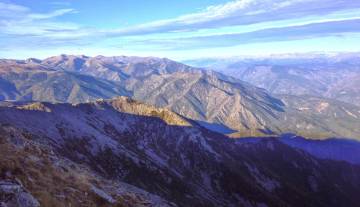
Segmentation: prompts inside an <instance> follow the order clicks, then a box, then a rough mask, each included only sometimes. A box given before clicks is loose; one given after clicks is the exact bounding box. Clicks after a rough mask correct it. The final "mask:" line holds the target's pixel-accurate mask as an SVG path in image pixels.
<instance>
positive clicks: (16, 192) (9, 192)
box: [0, 180, 40, 207]
mask: <svg viewBox="0 0 360 207" xmlns="http://www.w3.org/2000/svg"><path fill="white" fill-rule="evenodd" d="M0 206H1V207H39V206H40V204H39V202H38V201H37V200H36V199H35V198H34V197H33V196H32V195H31V194H30V193H28V192H27V191H26V190H25V189H24V187H23V186H22V185H21V184H19V183H17V182H14V181H4V180H1V181H0Z"/></svg>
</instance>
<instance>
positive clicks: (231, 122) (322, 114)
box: [0, 55, 360, 138]
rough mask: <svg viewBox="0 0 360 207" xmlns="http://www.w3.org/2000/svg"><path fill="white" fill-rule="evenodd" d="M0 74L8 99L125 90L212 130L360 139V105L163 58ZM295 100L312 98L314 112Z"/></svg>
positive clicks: (27, 67) (17, 67) (9, 66)
mask: <svg viewBox="0 0 360 207" xmlns="http://www.w3.org/2000/svg"><path fill="white" fill-rule="evenodd" d="M0 78H1V80H3V84H4V85H6V86H7V87H4V88H1V89H0V90H1V93H0V94H3V95H2V99H14V100H35V101H50V102H70V103H79V102H86V101H92V100H96V99H97V98H111V97H114V96H118V95H125V96H128V97H132V98H133V99H136V100H139V101H143V102H146V103H148V104H151V105H154V106H157V107H165V108H168V109H170V110H172V111H174V112H176V113H178V114H179V115H182V116H184V117H187V118H190V119H193V120H197V121H199V123H204V126H206V127H208V128H212V129H215V130H216V129H219V128H228V129H226V130H224V131H229V132H234V133H232V136H233V137H240V136H260V135H264V134H265V135H274V134H282V133H287V132H293V133H297V134H299V135H303V136H307V137H313V138H315V137H316V138H327V137H348V138H360V131H359V130H360V129H359V128H358V127H356V126H357V125H358V124H360V118H359V117H360V109H359V108H358V107H356V106H353V105H350V104H346V105H343V104H342V103H340V102H336V101H332V100H327V99H326V100H325V99H322V98H315V97H304V96H301V97H295V96H294V97H292V96H288V97H279V98H277V97H274V96H272V95H270V94H269V93H268V92H267V91H266V90H264V89H261V88H258V87H255V86H252V85H251V84H249V83H246V82H244V81H240V80H238V79H236V78H233V77H230V76H226V75H223V74H221V73H218V72H213V71H206V70H203V69H198V68H193V67H190V66H187V65H184V64H181V63H178V62H174V61H171V60H169V59H164V58H141V57H126V56H118V57H104V56H97V57H88V56H72V55H60V56H55V57H50V58H47V59H45V60H34V59H28V60H24V61H16V60H2V61H0ZM0 83H1V82H0ZM294 100H297V101H300V100H305V101H304V102H302V103H304V104H305V105H306V107H305V108H308V110H307V109H305V108H304V106H299V105H297V104H296V101H294ZM307 100H308V101H307ZM307 102H308V103H310V102H311V104H307ZM310 111H311V113H310ZM354 126H355V127H354Z"/></svg>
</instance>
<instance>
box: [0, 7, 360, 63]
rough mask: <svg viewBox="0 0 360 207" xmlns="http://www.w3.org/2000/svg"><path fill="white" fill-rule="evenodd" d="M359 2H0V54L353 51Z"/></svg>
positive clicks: (189, 55) (182, 55)
mask: <svg viewBox="0 0 360 207" xmlns="http://www.w3.org/2000/svg"><path fill="white" fill-rule="evenodd" d="M359 46H360V0H196V1H193V0H191V1H190V0H171V1H169V0H151V1H150V0H117V1H115V0H110V1H88V0H65V1H60V0H54V1H51V0H49V1H45V0H31V1H30V0H0V48H2V49H1V50H0V58H28V57H37V58H45V57H48V56H52V55H58V54H85V55H92V56H94V55H108V56H110V55H138V56H160V57H168V58H173V59H178V60H181V59H193V58H199V57H226V56H241V55H247V56H248V55H249V56H252V55H267V54H276V53H303V52H314V51H316V52H337V51H340V52H341V51H351V52H353V51H358V50H359Z"/></svg>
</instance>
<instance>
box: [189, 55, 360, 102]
mask: <svg viewBox="0 0 360 207" xmlns="http://www.w3.org/2000/svg"><path fill="white" fill-rule="evenodd" d="M185 62H186V63H188V64H190V65H194V66H197V67H204V68H205V67H206V68H210V69H212V70H216V71H220V72H222V73H225V74H227V75H231V76H233V77H236V78H239V79H241V80H243V81H247V82H250V83H252V84H254V85H256V86H258V87H261V88H265V89H267V90H268V91H269V92H271V93H273V94H286V95H313V96H322V97H326V98H332V99H337V100H340V101H344V102H347V103H351V104H355V105H358V106H359V105H360V84H359V83H360V53H330V54H321V53H320V54H319V53H315V54H312V53H310V54H306V53H305V54H283V55H273V56H268V57H247V58H246V57H244V58H241V57H233V58H208V59H199V60H188V61H185Z"/></svg>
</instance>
